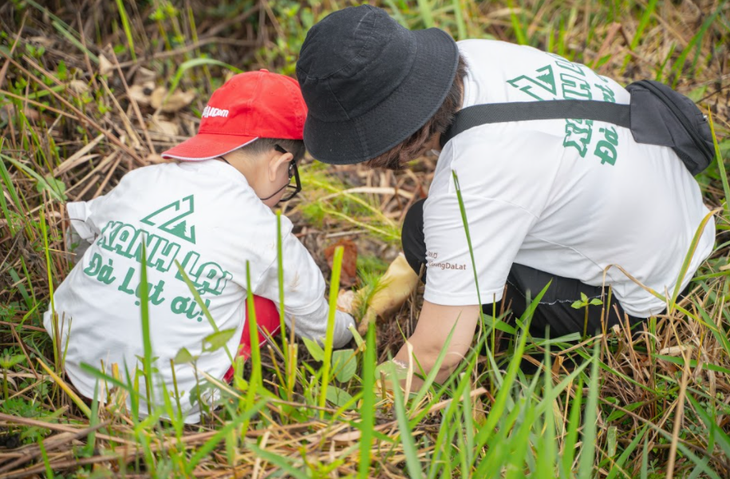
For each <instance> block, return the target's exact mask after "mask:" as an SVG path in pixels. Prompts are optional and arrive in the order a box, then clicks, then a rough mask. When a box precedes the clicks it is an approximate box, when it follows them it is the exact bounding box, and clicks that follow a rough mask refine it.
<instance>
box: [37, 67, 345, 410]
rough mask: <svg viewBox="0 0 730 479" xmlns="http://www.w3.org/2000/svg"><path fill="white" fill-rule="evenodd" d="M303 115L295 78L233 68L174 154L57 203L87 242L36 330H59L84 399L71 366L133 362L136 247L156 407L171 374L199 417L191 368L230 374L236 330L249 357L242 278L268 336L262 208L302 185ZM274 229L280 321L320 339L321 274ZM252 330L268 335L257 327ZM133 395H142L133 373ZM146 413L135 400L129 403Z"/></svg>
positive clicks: (270, 260)
mask: <svg viewBox="0 0 730 479" xmlns="http://www.w3.org/2000/svg"><path fill="white" fill-rule="evenodd" d="M306 114H307V110H306V106H305V103H304V100H303V98H302V95H301V92H300V90H299V86H298V84H297V82H296V81H295V80H293V79H291V78H288V77H285V76H282V75H278V74H274V73H269V72H268V71H266V70H261V71H259V72H251V73H243V74H240V75H236V76H234V77H233V78H231V79H230V80H229V81H228V82H226V83H225V84H224V85H223V86H222V87H221V88H219V89H218V90H216V91H215V92H214V93H213V96H212V97H211V99H210V103H209V104H208V106H207V107H206V108H205V109H204V110H203V115H202V120H201V123H200V130H199V132H198V134H197V135H196V136H194V137H192V138H190V139H189V140H187V141H186V142H184V143H182V144H180V145H178V146H176V147H174V148H172V149H170V150H168V151H166V152H165V153H163V157H166V158H172V159H176V160H178V161H177V162H173V163H167V164H159V165H154V166H148V167H145V168H140V169H137V170H134V171H131V172H129V173H128V174H127V175H125V176H124V178H122V180H121V181H120V182H119V185H118V186H117V187H116V188H114V189H113V190H112V191H111V192H109V193H108V194H107V195H105V196H102V197H99V198H96V199H94V200H92V201H87V202H78V203H69V204H68V214H69V217H70V219H71V224H72V226H73V227H74V229H75V230H76V232H77V233H78V234H79V235H80V237H81V238H82V239H83V240H86V241H87V242H89V243H92V244H91V246H89V247H88V249H87V251H86V252H85V253H84V255H83V258H82V259H81V260H80V264H78V265H76V267H75V268H74V269H73V270H72V271H71V273H70V274H69V276H68V277H67V278H66V280H65V281H64V282H63V283H62V284H61V285H60V286H59V288H58V290H57V291H56V293H55V295H54V301H53V303H52V309H53V310H54V311H55V314H56V317H55V318H54V315H53V314H52V311H48V312H47V313H46V315H45V318H44V325H45V327H46V330H47V331H48V332H49V334H51V335H52V336H56V337H59V339H60V344H59V348H60V350H61V351H64V350H65V367H66V371H67V373H68V376H69V377H70V379H71V381H72V382H73V384H74V385H75V386H76V388H77V389H78V390H79V392H80V393H81V394H83V395H84V396H86V397H88V398H92V397H93V396H94V390H95V385H96V383H97V379H96V377H95V376H93V375H91V374H89V373H87V372H86V371H84V370H83V369H82V368H80V365H81V364H82V363H86V364H89V365H91V366H93V367H95V368H101V367H102V364H103V366H104V369H105V371H106V372H107V374H109V373H110V369H111V367H110V366H111V365H112V364H114V363H116V364H117V365H118V366H119V370H120V375H121V376H122V378H124V377H125V368H126V370H128V371H129V374H130V376H131V377H133V376H134V374H135V370H136V369H137V368H138V369H143V367H142V365H141V364H142V360H141V358H142V357H143V356H144V346H143V334H142V326H141V324H142V323H141V319H140V318H141V316H140V295H141V288H140V287H139V285H140V278H141V276H140V275H141V264H140V262H141V258H142V245H143V244H144V246H145V248H146V255H147V282H148V292H149V293H148V294H149V301H148V307H149V327H150V337H151V342H152V351H153V354H152V357H153V358H154V361H155V362H154V364H153V368H154V369H155V370H156V371H157V372H156V373H155V374H154V378H153V379H154V381H155V387H154V393H155V394H154V397H155V398H156V402H157V403H158V404H162V403H163V396H162V393H161V389H160V388H162V387H164V388H166V389H167V391H169V392H170V395H171V397H172V396H174V391H175V385H174V383H173V374H174V378H175V383H176V388H177V391H178V392H179V395H180V397H179V404H180V405H181V409H182V412H183V414H184V415H185V416H186V418H185V421H186V422H188V423H194V422H197V421H199V418H200V412H199V409H198V407H197V405H193V406H191V400H190V392H191V390H192V389H193V388H194V387H195V385H196V376H197V378H198V380H202V379H203V375H202V373H203V372H205V373H207V374H208V375H209V376H211V377H213V378H216V379H222V378H224V375H226V372H227V371H228V374H227V378H230V377H231V371H230V368H231V356H229V353H228V352H229V351H230V354H231V355H232V356H235V355H236V353H237V351H238V350H239V338H240V342H241V345H240V346H241V350H242V353H243V354H248V353H249V352H250V344H249V342H250V341H249V335H248V328H246V330H245V331H244V323H245V322H246V321H245V319H246V311H247V308H246V291H247V284H248V283H247V273H248V277H249V278H250V286H251V290H252V292H253V294H255V295H256V298H255V299H256V307H257V322H258V324H259V326H260V327H262V328H263V329H265V330H268V331H269V332H270V333H272V334H273V333H275V332H277V330H278V328H279V325H280V320H279V312H278V305H276V304H274V303H273V302H272V300H273V301H276V302H278V299H279V281H278V261H277V224H276V215H275V214H274V213H273V212H272V211H271V209H270V208H272V207H273V206H274V205H276V204H277V203H278V202H279V201H285V200H287V199H291V198H292V197H293V196H294V195H295V194H296V193H297V192H298V191H299V189H300V185H299V175H298V173H297V169H296V162H297V161H298V160H299V159H300V158H301V157H302V156H303V155H304V143H303V142H302V135H303V127H304V120H305V117H306ZM293 180H294V181H295V184H294V185H292V184H291V182H292V181H293ZM281 230H282V231H281V237H282V251H283V255H282V258H283V270H284V298H285V308H286V309H285V311H286V318H285V321H286V324H287V325H288V326H289V327H290V328H292V329H294V331H295V332H296V334H298V335H300V336H304V337H307V338H310V339H315V340H320V341H323V340H324V336H325V331H326V327H327V312H328V304H327V302H326V301H325V299H324V289H325V284H324V279H323V278H322V273H321V271H320V270H319V269H318V268H317V266H316V265H315V263H314V260H313V259H312V257H311V256H310V255H309V253H308V252H307V250H306V249H305V248H304V246H303V245H302V244H301V243H300V242H299V241H298V240H297V238H296V237H295V236H294V235H293V234H292V224H291V222H290V221H289V220H288V219H287V218H285V217H282V219H281ZM247 263H248V265H249V268H250V271H248V272H247V269H246V266H247ZM178 264H179V267H180V268H181V269H182V270H183V271H184V272H185V274H186V275H187V277H188V278H189V280H190V281H191V282H192V283H193V285H194V287H195V289H196V290H197V291H198V293H199V294H200V296H201V298H202V300H203V302H204V304H205V305H206V307H207V309H208V310H209V311H210V314H211V316H212V318H213V320H214V321H215V323H216V327H217V329H218V330H220V331H224V330H235V333H234V334H233V336H231V339H230V340H229V341H228V342H227V348H219V349H217V350H215V351H209V350H210V349H211V348H210V347H208V348H205V349H208V351H206V350H205V349H204V348H203V346H204V345H203V342H204V338H206V337H207V336H209V335H211V334H212V333H214V332H215V330H214V328H213V326H212V325H211V324H210V321H209V320H208V319H207V318H206V316H205V315H204V314H203V311H202V308H201V307H200V306H199V305H198V303H197V302H196V300H195V298H194V296H193V294H192V293H191V291H190V289H189V287H188V286H187V284H186V283H185V281H184V276H183V274H181V272H180V270H179V268H178ZM335 321H336V322H335V335H334V346H335V347H341V346H343V345H344V344H346V343H347V342H348V341H349V340H350V338H351V333H350V331H349V329H348V327H349V326H350V325H354V321H353V319H352V317H351V316H350V315H348V314H346V313H343V312H340V311H338V312H337V316H336V320H335ZM259 337H260V338H261V339H265V336H264V335H263V334H261V332H259ZM182 348H186V349H187V350H188V351H189V352H190V353H191V354H192V355H193V356H198V358H197V359H196V360H195V361H194V364H195V366H193V364H192V363H188V364H176V365H174V371H173V366H171V359H173V358H175V356H176V355H177V354H178V352H179V351H180V350H181V349H182ZM226 349H227V350H228V351H227V350H226ZM194 367H195V368H197V371H195V370H194ZM99 389H100V390H99V393H98V394H99V398H100V399H102V400H104V399H105V398H104V396H105V391H102V390H101V389H102V388H99ZM140 390H141V391H140V392H141V397H142V398H144V397H146V394H145V392H144V380H143V379H141V380H140ZM172 402H173V404H174V403H176V401H175V399H174V398H172ZM146 410H147V408H146V406H145V403H144V401H142V402H141V406H140V411H142V412H146Z"/></svg>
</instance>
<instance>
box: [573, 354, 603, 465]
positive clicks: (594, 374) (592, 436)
mask: <svg viewBox="0 0 730 479" xmlns="http://www.w3.org/2000/svg"><path fill="white" fill-rule="evenodd" d="M600 344H601V343H600V341H595V343H594V346H593V357H592V358H591V361H592V365H591V377H590V382H589V383H588V401H587V402H586V411H585V414H584V420H583V445H582V447H581V451H580V459H579V460H578V477H581V478H584V477H585V478H589V477H593V459H594V455H595V451H596V421H597V417H598V416H597V410H598V379H599V374H598V357H599V354H600V350H599V346H600Z"/></svg>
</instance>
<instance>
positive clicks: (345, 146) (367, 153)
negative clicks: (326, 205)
mask: <svg viewBox="0 0 730 479" xmlns="http://www.w3.org/2000/svg"><path fill="white" fill-rule="evenodd" d="M411 34H412V35H414V37H415V39H416V45H417V50H416V56H415V59H414V61H413V64H412V66H411V71H410V72H409V73H408V75H407V76H406V78H405V79H404V80H403V81H402V82H401V84H400V86H398V87H397V88H396V89H395V90H394V91H393V93H391V94H390V96H388V98H386V99H385V100H384V101H382V102H381V103H380V104H378V105H377V106H376V107H375V108H373V109H371V110H370V111H368V112H367V113H365V114H363V115H361V116H359V117H357V118H352V119H350V120H348V121H344V122H343V121H337V122H325V121H322V120H319V119H317V118H314V117H313V116H312V115H311V108H310V114H309V116H308V117H307V120H306V122H305V123H304V144H305V145H306V147H307V150H308V151H309V153H310V154H311V155H312V156H313V157H314V158H316V159H317V160H319V161H321V162H324V163H329V164H334V165H350V164H354V163H360V162H363V161H367V160H371V159H373V158H375V157H377V156H379V155H381V154H383V153H385V152H387V151H389V150H390V149H392V148H393V147H395V146H397V145H398V144H400V143H401V142H403V141H404V140H405V139H407V138H408V137H409V136H411V135H412V134H413V133H415V132H416V131H418V129H419V128H421V127H422V126H423V125H424V124H426V122H427V121H428V120H429V119H430V118H431V117H433V115H434V114H435V113H436V111H438V109H439V107H440V106H441V105H442V104H443V102H444V99H445V98H446V95H447V94H448V92H449V90H450V89H451V85H452V84H453V81H454V77H455V76H456V69H457V66H458V64H459V50H458V47H457V46H456V42H455V41H454V40H453V39H452V38H451V37H450V36H449V34H448V33H446V32H444V31H442V30H439V29H437V28H429V29H427V30H415V31H412V32H411Z"/></svg>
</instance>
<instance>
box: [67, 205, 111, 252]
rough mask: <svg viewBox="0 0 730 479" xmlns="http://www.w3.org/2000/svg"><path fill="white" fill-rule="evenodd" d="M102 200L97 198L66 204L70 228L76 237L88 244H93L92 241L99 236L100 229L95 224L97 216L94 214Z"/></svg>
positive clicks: (96, 223)
mask: <svg viewBox="0 0 730 479" xmlns="http://www.w3.org/2000/svg"><path fill="white" fill-rule="evenodd" d="M104 200H105V197H104V196H99V197H98V198H94V199H93V200H91V201H75V202H73V203H67V204H66V211H67V212H68V217H69V219H70V220H71V226H72V227H73V229H74V230H75V231H76V233H77V234H78V236H79V237H80V238H81V239H82V240H84V241H87V242H88V243H93V242H94V239H96V237H97V236H98V235H99V234H101V228H100V227H99V224H98V222H97V220H98V216H97V215H96V214H95V213H96V212H97V211H98V209H99V207H100V206H101V204H102V203H103V202H104Z"/></svg>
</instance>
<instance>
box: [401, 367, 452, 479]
mask: <svg viewBox="0 0 730 479" xmlns="http://www.w3.org/2000/svg"><path fill="white" fill-rule="evenodd" d="M388 366H389V369H390V375H391V377H392V378H393V384H394V387H393V395H394V398H393V406H394V407H395V415H396V418H397V421H398V430H399V434H400V442H401V444H402V445H403V454H404V455H405V456H406V467H407V468H408V476H409V477H410V478H411V479H418V478H422V477H423V471H422V470H421V461H420V460H419V459H418V451H417V450H416V444H415V442H414V441H413V436H412V433H411V428H410V426H409V424H408V417H407V416H406V408H405V400H404V399H403V391H402V390H401V387H400V381H399V380H398V373H397V371H396V369H395V364H393V363H392V362H391V363H389V364H388ZM457 403H458V402H457V401H455V402H454V404H457Z"/></svg>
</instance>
